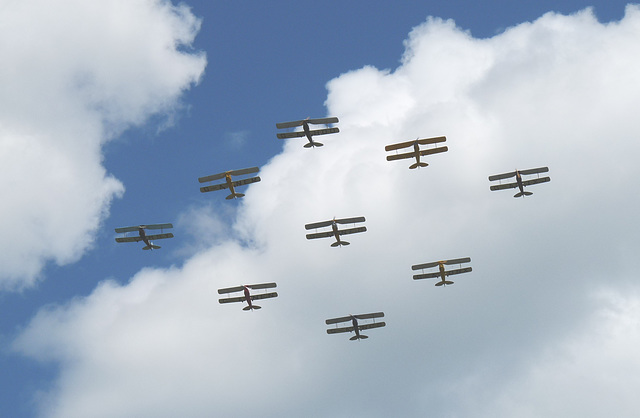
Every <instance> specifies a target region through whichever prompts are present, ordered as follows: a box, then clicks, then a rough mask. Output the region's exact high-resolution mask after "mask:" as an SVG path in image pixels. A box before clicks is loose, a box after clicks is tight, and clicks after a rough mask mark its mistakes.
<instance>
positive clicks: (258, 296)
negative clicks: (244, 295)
mask: <svg viewBox="0 0 640 418" xmlns="http://www.w3.org/2000/svg"><path fill="white" fill-rule="evenodd" d="M277 296H278V294H277V293H276V292H271V293H256V294H255V295H251V300H256V299H269V298H275V297H277Z"/></svg>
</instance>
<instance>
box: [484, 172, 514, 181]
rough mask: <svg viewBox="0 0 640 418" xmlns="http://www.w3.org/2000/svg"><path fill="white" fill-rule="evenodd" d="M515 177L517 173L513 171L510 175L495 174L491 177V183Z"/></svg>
mask: <svg viewBox="0 0 640 418" xmlns="http://www.w3.org/2000/svg"><path fill="white" fill-rule="evenodd" d="M515 175H516V172H515V171H511V172H509V173H503V174H495V175H493V176H489V181H495V180H502V179H508V178H509V177H513V176H515Z"/></svg>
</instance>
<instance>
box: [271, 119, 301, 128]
mask: <svg viewBox="0 0 640 418" xmlns="http://www.w3.org/2000/svg"><path fill="white" fill-rule="evenodd" d="M303 122H304V121H303V120H294V121H292V122H280V123H276V128H278V129H286V128H295V127H296V126H302V123H303Z"/></svg>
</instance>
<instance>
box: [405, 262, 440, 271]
mask: <svg viewBox="0 0 640 418" xmlns="http://www.w3.org/2000/svg"><path fill="white" fill-rule="evenodd" d="M438 264H440V262H439V261H434V262H431V263H424V264H416V265H415V266H411V270H422V269H428V268H431V267H435V266H437V265H438Z"/></svg>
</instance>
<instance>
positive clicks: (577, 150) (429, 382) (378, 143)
mask: <svg viewBox="0 0 640 418" xmlns="http://www.w3.org/2000/svg"><path fill="white" fill-rule="evenodd" d="M639 38H640V8H638V7H636V6H629V7H628V8H627V10H626V15H625V17H624V18H623V19H622V20H621V21H619V22H614V23H609V24H601V23H599V22H598V21H597V19H596V18H595V17H594V16H593V14H592V12H591V11H590V10H585V11H582V12H580V13H578V14H575V15H571V16H563V15H558V14H554V13H549V14H546V15H544V16H542V17H541V18H539V19H538V20H536V21H535V22H532V23H523V24H521V25H518V26H515V27H513V28H510V29H508V30H506V31H505V32H504V33H501V34H500V35H496V36H495V37H493V38H488V39H482V40H480V39H474V38H473V37H472V36H471V35H470V34H469V33H467V32H464V31H463V30H461V29H460V28H457V27H456V26H455V24H454V22H452V21H443V20H440V19H436V18H432V19H429V20H428V21H427V22H425V23H424V24H423V25H420V26H418V27H416V28H415V29H414V30H413V31H412V32H411V33H410V35H409V39H408V40H407V42H406V52H405V55H404V58H403V60H402V65H401V66H400V67H399V68H397V69H395V70H394V71H381V70H378V69H375V68H373V67H366V68H362V69H360V70H355V71H351V72H349V73H346V74H344V75H342V76H340V77H338V78H336V79H334V80H332V81H331V82H329V84H328V90H329V93H328V98H327V108H328V112H327V113H328V114H330V115H337V116H339V117H340V128H341V132H340V134H338V135H333V136H331V137H326V140H325V141H323V142H325V145H326V146H325V147H323V148H321V149H314V150H308V149H304V148H302V143H301V142H300V141H296V140H291V141H289V142H288V143H287V144H286V146H285V149H284V151H283V153H282V154H280V155H277V156H276V157H274V158H273V159H272V160H271V161H270V162H269V163H268V164H267V165H266V166H264V167H262V169H261V173H260V175H261V178H262V182H260V183H256V184H254V185H251V186H249V187H248V190H247V193H246V197H245V198H244V201H243V203H242V206H241V207H240V208H239V212H238V217H237V220H236V222H235V224H234V226H233V230H234V232H235V234H236V235H235V236H236V237H237V238H235V239H227V240H224V241H219V242H215V243H210V244H209V246H208V248H206V249H203V250H201V251H199V252H198V253H197V254H195V255H194V256H192V257H191V258H190V259H188V260H187V261H186V262H185V264H184V266H182V267H181V268H172V269H168V270H159V269H145V270H142V271H140V272H139V273H138V274H137V275H135V276H134V277H133V278H132V279H131V282H130V283H129V284H127V285H117V284H115V283H112V282H104V283H102V284H101V285H100V286H99V287H98V288H97V289H96V290H95V291H94V292H93V293H92V294H91V295H90V296H88V297H86V298H82V299H76V300H73V301H71V302H69V303H68V304H67V305H64V306H58V307H51V308H48V309H44V310H42V311H41V312H40V313H39V314H38V315H37V316H36V317H35V318H34V319H33V320H32V322H31V323H30V324H29V326H28V327H27V328H26V329H25V330H24V332H23V333H22V334H21V335H20V337H19V338H18V339H17V341H16V343H15V347H16V349H17V350H19V351H21V352H23V353H24V354H25V355H28V356H31V357H33V358H36V359H39V360H41V361H45V362H54V363H56V364H59V365H60V367H61V372H60V376H59V378H58V380H57V381H56V384H55V386H54V388H53V389H52V390H51V391H50V392H49V393H48V396H47V397H46V398H45V400H44V401H43V404H42V415H43V416H48V417H76V416H77V417H81V416H87V415H91V416H96V417H99V416H104V417H108V416H153V417H161V416H175V415H177V414H180V415H188V416H211V415H212V414H216V415H220V416H233V415H237V411H238V410H242V411H243V414H252V415H261V416H274V417H275V416H303V415H304V416H318V417H335V416H350V417H352V416H367V417H370V416H381V417H383V416H397V415H401V416H425V415H432V416H469V415H474V414H475V412H476V411H478V413H483V414H485V415H487V416H488V415H491V416H501V415H502V416H504V415H518V414H520V413H522V414H529V415H531V416H539V415H551V416H553V415H554V414H555V415H556V416H567V415H587V416H588V415H589V414H592V415H597V414H596V412H594V411H596V410H588V409H586V408H585V407H584V405H583V404H581V403H580V401H579V400H580V399H596V398H597V397H598V396H599V395H600V391H601V389H602V388H603V386H604V385H606V384H607V380H606V379H608V378H609V377H602V378H600V373H603V372H604V371H607V370H610V369H612V368H613V369H614V372H613V373H612V374H611V375H610V376H613V377H614V378H615V379H616V380H621V381H624V382H630V384H631V386H630V387H633V380H634V379H636V378H635V377H634V376H635V375H636V374H637V373H635V372H636V369H637V364H636V363H637V361H636V360H635V358H634V357H633V355H632V353H631V352H630V351H629V350H628V349H626V348H625V347H626V346H635V345H637V344H636V343H637V332H636V331H634V327H637V320H636V319H634V318H635V316H637V305H638V304H639V303H640V296H638V292H640V289H639V288H638V287H637V284H636V283H634V280H633V278H634V272H635V271H637V268H638V262H637V261H636V260H637V259H636V258H633V257H628V255H629V254H635V253H636V252H637V249H638V245H637V243H636V242H635V241H634V238H635V236H636V235H637V230H636V229H637V226H635V224H634V223H633V221H632V220H633V219H634V218H635V212H636V208H638V197H637V196H636V194H634V193H632V191H633V190H634V187H635V183H634V181H635V180H634V179H635V178H637V176H638V174H640V173H639V172H638V171H640V168H638V166H637V164H636V161H635V156H636V155H638V141H637V137H638V134H639V133H640V132H639V128H638V126H637V123H636V122H635V121H636V116H635V111H636V109H638V106H639V105H640V94H639V93H640V91H639V90H640V86H638V84H637V83H634V82H632V80H634V78H635V76H634V74H636V73H637V70H638V67H639V66H640V61H639V60H638V57H640V54H638V52H640V51H638V49H640V47H639V46H638V45H639V44H638V43H637V39H639ZM443 134H444V135H446V136H447V145H448V146H449V152H447V153H444V154H439V155H435V156H432V157H430V158H428V159H427V162H429V163H430V166H429V167H427V168H425V169H421V170H408V168H407V167H408V165H409V163H407V162H406V161H404V162H402V161H400V162H399V161H396V162H387V161H385V152H384V146H385V145H387V144H389V143H393V142H399V141H405V140H410V139H413V138H416V137H427V136H437V135H443ZM542 165H547V166H549V167H550V170H551V171H550V175H551V178H552V180H551V182H550V183H548V184H544V185H539V186H533V187H532V188H531V190H532V191H533V192H534V195H533V196H532V197H531V198H526V199H514V198H513V197H512V193H510V192H508V191H507V192H490V191H489V182H488V180H487V176H488V175H491V174H497V173H500V172H506V171H511V170H513V169H514V168H520V169H524V168H531V167H538V166H542ZM360 215H362V216H366V218H367V222H366V225H367V227H368V231H367V232H366V233H364V234H360V235H354V236H353V238H352V239H351V240H350V241H351V242H352V245H351V246H349V247H345V248H339V249H336V248H330V247H329V242H327V241H306V240H305V239H304V233H305V231H304V228H303V225H304V224H305V223H309V222H313V221H320V220H324V219H330V218H333V217H334V216H337V217H351V216H360ZM211 224H212V225H215V224H216V223H215V220H214V221H212V223H211ZM466 256H469V257H471V259H472V266H473V269H474V270H473V272H472V273H470V274H468V275H464V276H460V277H459V278H456V279H455V281H456V284H455V285H454V286H451V287H446V288H436V287H434V286H433V282H432V281H412V280H411V270H410V266H411V265H412V264H417V263H422V262H427V261H433V260H438V259H446V258H457V257H466ZM267 281H276V282H277V283H278V289H277V290H278V292H279V294H280V296H279V297H278V298H277V299H271V300H267V301H264V303H263V307H264V308H263V309H262V310H261V311H260V312H253V313H247V312H242V311H241V310H240V307H239V306H230V305H225V306H220V305H218V303H217V302H216V299H217V297H218V295H217V293H216V289H217V288H220V287H227V286H233V285H238V284H248V283H258V282H267ZM604 286H606V287H607V288H608V289H609V290H608V292H607V293H605V297H600V298H596V299H594V297H597V296H598V295H602V294H603V293H602V292H603V290H602V289H603V287H604ZM623 295H624V296H623ZM380 310H382V311H384V312H385V313H386V315H387V316H386V322H387V327H386V328H383V329H379V330H371V331H370V332H369V334H370V336H371V338H370V339H369V340H367V341H365V342H361V343H353V342H350V341H348V340H347V338H346V337H345V336H344V335H341V336H336V335H330V336H329V335H326V333H325V325H324V322H323V321H324V320H325V319H326V318H329V317H333V316H342V315H346V314H349V313H363V312H373V311H380ZM614 324H618V326H617V327H613V325H614ZM556 353H557V354H558V355H557V356H556V355H554V354H556ZM606 356H614V357H615V358H613V359H608V360H605V357H606ZM596 360H599V361H597V362H596ZM589 364H591V365H592V368H591V369H590V370H591V371H592V373H590V374H589V379H583V375H582V374H581V372H580V371H581V370H582V365H589ZM626 365H628V366H629V368H625V366H626ZM565 372H566V373H565ZM549 381H554V383H553V384H552V385H551V386H550V387H551V388H552V389H555V390H550V389H549V387H547V386H546V382H549ZM576 388H577V389H576ZM532 393H533V394H539V395H540V396H532ZM607 393H612V392H611V391H609V392H607ZM565 399H568V400H570V401H568V402H564V400H565ZM616 399H622V400H623V401H624V402H613V401H612V402H609V403H607V412H609V413H610V414H613V415H616V416H632V415H633V414H634V413H635V411H637V409H638V407H639V406H640V405H638V401H637V398H636V397H634V396H633V395H632V394H631V393H630V392H623V393H619V394H618V398H616ZM560 404H562V405H563V408H562V409H557V410H556V409H554V407H555V406H557V405H560ZM587 405H588V403H587ZM557 411H559V412H557ZM629 411H631V412H629ZM505 412H506V413H505ZM512 413H513V414H512Z"/></svg>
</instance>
